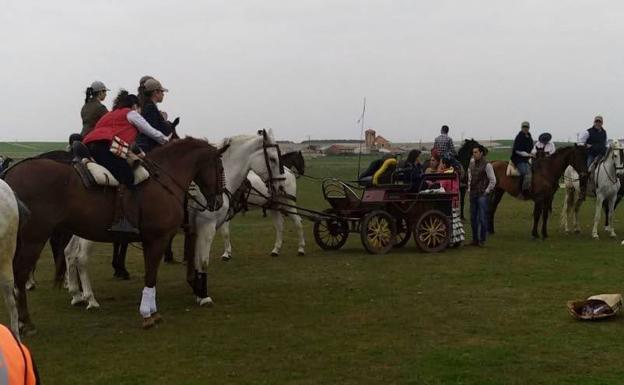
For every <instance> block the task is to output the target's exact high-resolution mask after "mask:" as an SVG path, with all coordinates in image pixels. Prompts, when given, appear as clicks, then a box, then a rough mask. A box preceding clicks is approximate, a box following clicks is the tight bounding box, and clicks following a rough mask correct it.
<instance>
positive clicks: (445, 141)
mask: <svg viewBox="0 0 624 385" xmlns="http://www.w3.org/2000/svg"><path fill="white" fill-rule="evenodd" d="M448 133H449V128H448V126H446V125H444V126H442V128H441V129H440V135H438V137H437V138H435V140H434V142H433V149H435V150H437V151H438V154H440V157H441V158H444V157H448V158H451V159H455V158H456V157H457V151H455V145H454V144H453V139H451V137H450V136H449V135H448Z"/></svg>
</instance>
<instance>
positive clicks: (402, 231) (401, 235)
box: [394, 218, 412, 249]
mask: <svg viewBox="0 0 624 385" xmlns="http://www.w3.org/2000/svg"><path fill="white" fill-rule="evenodd" d="M410 235H412V229H411V228H410V225H409V223H408V222H407V219H405V218H401V219H399V221H398V222H397V234H396V242H395V243H394V247H395V248H397V249H400V248H401V247H403V246H405V245H406V244H407V242H408V241H409V240H410Z"/></svg>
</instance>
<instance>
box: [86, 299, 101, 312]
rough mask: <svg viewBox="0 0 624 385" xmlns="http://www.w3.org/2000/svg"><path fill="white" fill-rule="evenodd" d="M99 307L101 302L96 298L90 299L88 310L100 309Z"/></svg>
mask: <svg viewBox="0 0 624 385" xmlns="http://www.w3.org/2000/svg"><path fill="white" fill-rule="evenodd" d="M99 308H100V304H99V303H98V302H97V301H96V300H91V301H89V304H88V305H87V310H90V309H99Z"/></svg>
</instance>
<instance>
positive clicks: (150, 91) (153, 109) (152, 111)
mask: <svg viewBox="0 0 624 385" xmlns="http://www.w3.org/2000/svg"><path fill="white" fill-rule="evenodd" d="M139 87H141V86H139ZM143 87H144V92H143V97H144V98H145V99H144V100H145V102H144V104H143V105H142V106H141V115H142V116H143V118H145V120H146V121H147V122H148V123H149V124H150V125H151V126H152V127H154V128H155V129H156V130H158V131H160V132H161V133H162V134H163V135H165V136H170V135H171V134H172V133H173V129H172V127H171V125H170V124H169V123H168V122H167V120H166V119H165V117H164V116H163V114H162V113H161V112H160V111H159V110H158V107H157V106H156V104H157V103H162V101H163V99H164V97H165V92H168V91H169V90H168V89H166V88H164V87H163V86H162V84H160V82H159V81H158V80H156V79H154V78H149V79H146V80H145V82H144V83H143ZM137 145H138V146H139V147H140V148H141V150H143V151H144V152H145V153H148V152H150V151H151V150H153V149H154V148H156V147H157V146H158V145H159V143H158V141H157V140H154V139H153V138H152V137H150V136H149V135H147V134H144V133H141V134H139V137H138V138H137Z"/></svg>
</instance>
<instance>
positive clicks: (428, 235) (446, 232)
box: [414, 210, 451, 253]
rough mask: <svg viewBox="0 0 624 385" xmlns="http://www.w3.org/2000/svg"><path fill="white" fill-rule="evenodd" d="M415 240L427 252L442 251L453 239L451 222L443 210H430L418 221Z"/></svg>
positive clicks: (415, 228)
mask: <svg viewBox="0 0 624 385" xmlns="http://www.w3.org/2000/svg"><path fill="white" fill-rule="evenodd" d="M414 240H415V241H416V245H418V247H419V248H420V249H421V250H422V251H424V252H426V253H436V252H438V251H442V250H444V249H446V248H447V247H448V245H449V242H450V241H451V223H450V222H449V220H448V218H447V217H446V215H444V213H443V212H441V211H438V210H429V211H427V212H425V213H424V214H423V215H421V217H420V218H419V219H418V221H417V222H416V226H415V227H414Z"/></svg>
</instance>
